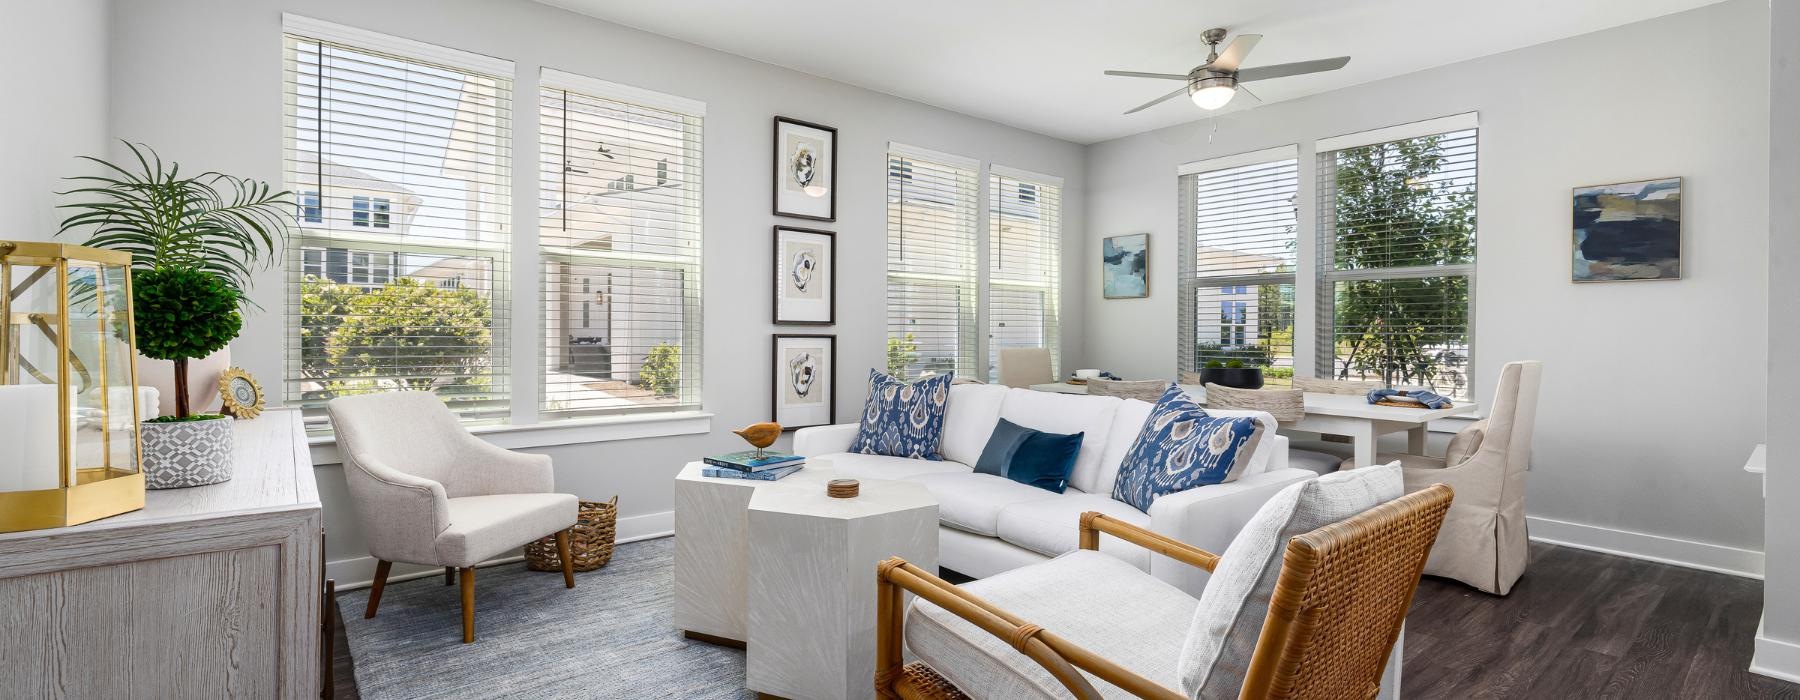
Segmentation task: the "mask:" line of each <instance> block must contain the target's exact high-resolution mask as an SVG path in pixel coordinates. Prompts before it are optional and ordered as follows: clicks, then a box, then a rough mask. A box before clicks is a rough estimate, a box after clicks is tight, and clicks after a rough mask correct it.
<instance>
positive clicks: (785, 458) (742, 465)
mask: <svg viewBox="0 0 1800 700" xmlns="http://www.w3.org/2000/svg"><path fill="white" fill-rule="evenodd" d="M805 460H806V458H805V457H801V456H800V455H791V454H786V453H782V452H764V453H763V456H762V457H761V458H758V457H757V456H756V451H755V450H744V451H742V452H729V453H726V454H722V455H714V456H711V457H707V458H705V459H703V460H701V461H703V462H706V463H707V464H710V465H713V466H715V467H727V468H730V469H736V470H738V471H746V472H754V471H762V470H765V469H774V468H776V467H780V466H784V465H791V464H794V463H798V462H804V461H805Z"/></svg>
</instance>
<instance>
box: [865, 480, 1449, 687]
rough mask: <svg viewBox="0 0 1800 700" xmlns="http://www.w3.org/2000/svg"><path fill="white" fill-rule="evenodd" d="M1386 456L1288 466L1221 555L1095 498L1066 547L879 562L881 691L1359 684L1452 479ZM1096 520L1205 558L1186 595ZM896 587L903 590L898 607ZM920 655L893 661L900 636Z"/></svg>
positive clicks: (1409, 591) (1407, 592)
mask: <svg viewBox="0 0 1800 700" xmlns="http://www.w3.org/2000/svg"><path fill="white" fill-rule="evenodd" d="M1401 490H1402V487H1401V477H1400V474H1399V469H1398V468H1397V467H1395V466H1393V465H1388V466H1380V467H1365V468H1363V469H1357V470H1353V471H1350V472H1340V473H1335V474H1331V475H1329V476H1324V477H1320V478H1318V479H1313V480H1311V481H1307V482H1302V483H1299V484H1295V485H1293V486H1290V487H1288V488H1287V489H1285V490H1283V491H1282V492H1281V493H1280V494H1277V495H1276V496H1275V497H1274V498H1273V499H1271V500H1270V501H1269V502H1268V503H1267V504H1265V505H1264V506H1263V508H1262V509H1261V510H1259V511H1258V512H1257V514H1256V517H1254V518H1252V519H1251V521H1250V523H1249V524H1248V525H1246V526H1245V528H1244V531H1243V532H1242V533H1240V534H1239V535H1238V537H1237V539H1234V540H1233V541H1232V543H1231V545H1230V546H1229V547H1227V548H1226V550H1225V553H1224V554H1223V555H1222V556H1221V555H1217V554H1213V553H1211V552H1207V551H1204V550H1201V549H1198V548H1196V547H1193V546H1191V545H1188V544H1185V543H1182V542H1178V541H1175V540H1172V539H1169V538H1167V537H1163V536H1161V535H1158V534H1156V533H1153V532H1150V531H1148V530H1145V529H1142V528H1140V527H1137V526H1135V525H1131V524H1129V523H1125V522H1122V521H1119V520H1115V519H1112V518H1108V517H1107V516H1105V515H1102V514H1100V513H1093V512H1089V513H1084V514H1082V516H1081V539H1080V544H1081V548H1080V549H1078V550H1075V551H1073V552H1070V553H1068V554H1064V555H1062V556H1059V557H1057V558H1055V559H1051V560H1049V561H1047V562H1044V563H1041V564H1033V565H1031V566H1026V567H1022V568H1019V569H1014V570H1012V571H1008V572H1005V573H1002V574H999V575H996V576H992V577H989V578H986V579H982V580H980V581H974V582H971V583H968V584H964V585H962V586H952V585H950V584H949V583H947V582H945V581H943V580H942V579H939V578H938V577H936V576H934V575H932V574H931V573H929V572H926V571H924V570H922V569H920V568H918V567H916V566H913V565H912V564H909V563H907V562H906V561H904V560H901V559H899V558H893V559H888V560H887V561H884V562H882V563H881V564H880V565H878V566H877V574H876V577H877V582H878V588H877V592H876V630H877V631H876V642H875V644H876V646H875V669H876V671H875V690H876V693H877V694H878V695H879V696H881V697H883V698H896V697H898V698H907V699H909V700H910V699H913V698H933V699H936V698H943V699H946V700H948V699H952V698H959V699H960V698H970V697H974V698H997V699H998V698H1004V699H1006V700H1014V699H1017V698H1043V699H1045V700H1050V699H1052V698H1067V697H1070V696H1071V695H1072V696H1073V697H1075V698H1077V699H1078V700H1097V699H1098V698H1101V697H1109V698H1112V697H1124V696H1135V697H1140V698H1156V699H1158V700H1185V699H1186V698H1196V697H1200V698H1226V697H1238V698H1258V699H1261V698H1363V699H1365V700H1367V699H1368V698H1373V697H1375V696H1376V693H1377V691H1378V689H1379V684H1380V681H1381V678H1382V674H1383V670H1384V668H1385V667H1386V664H1387V662H1388V660H1389V658H1390V652H1391V650H1392V649H1393V648H1394V644H1395V642H1396V640H1397V639H1398V638H1399V634H1400V627H1401V623H1402V622H1403V621H1404V619H1405V617H1406V612H1407V609H1408V607H1410V604H1411V602H1412V596H1413V592H1414V590H1415V589H1416V588H1417V586H1418V582H1419V571H1420V568H1421V567H1423V566H1424V563H1425V557H1426V553H1427V552H1428V551H1429V550H1430V549H1431V543H1432V539H1433V538H1434V537H1435V536H1436V534H1437V532H1438V529H1439V527H1440V525H1441V524H1442V522H1443V518H1444V512H1445V511H1446V510H1447V509H1448V508H1449V507H1450V503H1451V497H1452V493H1451V490H1450V489H1449V488H1447V487H1443V486H1436V487H1432V488H1428V489H1425V490H1423V491H1421V492H1418V493H1412V494H1406V495H1401ZM1102 533H1104V534H1106V535H1109V536H1114V537H1118V538H1120V539H1123V540H1126V541H1128V542H1131V543H1134V544H1137V545H1139V546H1141V547H1144V548H1146V549H1149V550H1151V551H1153V552H1156V553H1158V554H1162V555H1164V556H1168V557H1170V558H1172V559H1175V560H1176V561H1179V562H1182V563H1184V564H1188V565H1191V566H1195V567H1198V568H1201V569H1205V570H1207V571H1210V572H1212V578H1211V579H1210V580H1208V581H1207V586H1206V589H1205V590H1204V591H1203V592H1202V593H1201V595H1200V598H1199V599H1198V600H1196V599H1194V598H1192V597H1190V596H1188V595H1187V594H1186V593H1183V592H1182V591H1180V590H1179V589H1177V588H1175V587H1173V586H1170V585H1169V584H1167V583H1164V582H1163V581H1161V580H1159V579H1157V578H1155V577H1153V576H1151V575H1149V574H1146V573H1144V572H1142V571H1140V570H1138V569H1137V568H1136V567H1133V566H1131V565H1130V564H1126V563H1124V562H1121V561H1119V560H1117V559H1113V558H1111V557H1109V556H1107V555H1104V554H1101V553H1099V552H1098V551H1096V550H1097V549H1098V545H1099V539H1100V537H1101V535H1102ZM905 592H911V593H913V594H915V595H917V596H918V597H917V599H916V600H914V601H913V603H912V604H911V609H910V610H908V609H907V607H906V606H905V597H904V593H905ZM903 642H904V646H905V647H906V648H908V649H910V650H911V652H912V653H913V654H914V655H916V656H917V657H918V659H919V660H918V661H917V662H914V663H912V664H904V660H903V657H902V656H901V650H902V643H903Z"/></svg>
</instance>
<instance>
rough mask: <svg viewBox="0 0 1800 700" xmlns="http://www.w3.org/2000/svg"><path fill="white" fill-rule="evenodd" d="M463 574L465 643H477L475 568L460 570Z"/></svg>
mask: <svg viewBox="0 0 1800 700" xmlns="http://www.w3.org/2000/svg"><path fill="white" fill-rule="evenodd" d="M458 573H460V574H462V612H463V643H464V644H468V643H470V642H473V641H475V567H473V566H471V567H469V568H466V569H459V570H458Z"/></svg>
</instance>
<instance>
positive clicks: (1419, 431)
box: [1406, 425, 1427, 456]
mask: <svg viewBox="0 0 1800 700" xmlns="http://www.w3.org/2000/svg"><path fill="white" fill-rule="evenodd" d="M1426 432H1427V431H1426V430H1425V426H1423V425H1421V426H1419V427H1417V428H1413V429H1412V430H1408V431H1406V452H1407V454H1415V455H1420V456H1424V454H1425V435H1426Z"/></svg>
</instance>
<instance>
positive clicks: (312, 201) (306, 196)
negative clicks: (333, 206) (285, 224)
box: [296, 191, 325, 224]
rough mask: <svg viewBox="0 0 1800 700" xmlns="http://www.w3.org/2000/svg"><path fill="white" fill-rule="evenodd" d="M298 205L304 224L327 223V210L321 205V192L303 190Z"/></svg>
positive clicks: (301, 220) (301, 221)
mask: <svg viewBox="0 0 1800 700" xmlns="http://www.w3.org/2000/svg"><path fill="white" fill-rule="evenodd" d="M296 206H297V207H298V208H299V212H298V215H299V217H300V223H302V224H321V223H325V210H324V209H323V208H321V207H320V206H319V193H318V192H316V191H307V192H301V193H300V196H299V198H298V202H297V204H296Z"/></svg>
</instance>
